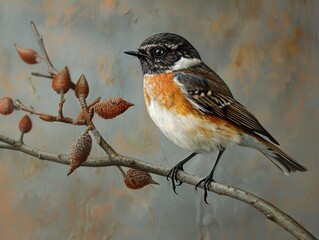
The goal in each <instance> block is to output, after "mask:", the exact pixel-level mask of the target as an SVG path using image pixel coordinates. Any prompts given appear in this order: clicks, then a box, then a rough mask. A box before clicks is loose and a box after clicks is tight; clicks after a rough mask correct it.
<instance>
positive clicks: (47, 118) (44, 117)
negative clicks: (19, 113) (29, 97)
mask: <svg viewBox="0 0 319 240" xmlns="http://www.w3.org/2000/svg"><path fill="white" fill-rule="evenodd" d="M39 118H40V119H41V120H43V121H46V122H53V121H54V120H55V117H53V116H50V115H40V116H39Z"/></svg>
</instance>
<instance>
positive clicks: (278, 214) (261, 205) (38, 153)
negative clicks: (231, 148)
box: [0, 135, 316, 240]
mask: <svg viewBox="0 0 319 240" xmlns="http://www.w3.org/2000/svg"><path fill="white" fill-rule="evenodd" d="M0 141H2V142H4V143H7V144H9V145H11V146H13V147H14V148H9V147H6V146H4V148H6V149H10V150H18V151H21V152H24V153H26V154H29V155H32V156H35V157H37V158H39V159H41V160H47V161H52V162H56V163H60V164H65V165H69V164H70V161H69V156H68V155H64V154H55V153H50V152H45V151H42V150H38V149H35V148H32V147H30V146H27V145H25V144H23V143H20V142H18V141H15V140H13V139H10V138H8V137H5V136H2V135H0ZM1 147H2V146H1V145H0V148H1ZM82 166H86V167H108V166H123V167H130V168H137V169H141V170H144V171H147V172H150V173H154V174H156V175H160V176H164V177H166V175H167V174H168V172H169V170H170V169H169V168H165V167H161V166H158V165H155V164H152V163H149V162H145V161H142V160H138V159H135V158H131V157H127V156H122V155H119V154H118V155H116V156H107V157H104V158H92V157H89V158H88V160H87V161H86V162H84V163H83V165H82ZM177 179H178V180H179V181H182V182H185V183H188V184H190V185H193V186H195V185H196V184H197V183H198V182H199V181H200V178H199V177H197V176H195V175H191V174H189V173H187V172H184V171H181V172H179V174H178V175H177ZM199 187H200V188H202V185H200V186H199ZM209 191H211V192H215V193H217V194H220V195H225V196H228V197H231V198H234V199H237V200H240V201H242V202H244V203H246V204H248V205H250V206H252V207H254V208H255V209H257V210H258V211H259V212H261V213H262V214H264V215H265V216H266V217H267V218H268V219H269V220H271V221H273V222H275V223H277V224H279V225H280V226H281V227H283V228H284V229H285V230H286V231H288V232H289V233H291V234H292V235H293V236H295V237H296V238H297V239H309V240H316V237H315V236H313V235H312V234H311V233H310V232H308V231H307V230H306V229H305V228H303V227H302V226H301V225H300V224H299V223H298V222H297V221H296V220H294V219H293V218H292V217H291V216H289V215H288V214H286V213H284V212H283V211H281V210H280V209H279V208H277V207H276V206H274V205H272V204H271V203H269V202H267V201H266V200H264V199H262V198H259V197H257V196H256V195H254V194H252V193H249V192H247V191H244V190H242V189H239V188H236V187H232V186H227V185H224V184H220V183H215V182H212V183H211V185H210V187H209Z"/></svg>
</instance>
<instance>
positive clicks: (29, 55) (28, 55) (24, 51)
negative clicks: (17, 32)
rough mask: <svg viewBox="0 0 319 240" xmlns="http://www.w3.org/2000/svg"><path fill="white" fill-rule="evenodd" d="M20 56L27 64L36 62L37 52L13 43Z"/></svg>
mask: <svg viewBox="0 0 319 240" xmlns="http://www.w3.org/2000/svg"><path fill="white" fill-rule="evenodd" d="M14 47H15V48H16V50H17V52H18V54H19V56H20V58H21V59H22V60H23V61H24V62H25V63H28V64H37V63H39V62H38V61H37V57H38V53H37V52H36V51H34V50H32V49H30V48H22V47H19V46H18V45H17V44H14Z"/></svg>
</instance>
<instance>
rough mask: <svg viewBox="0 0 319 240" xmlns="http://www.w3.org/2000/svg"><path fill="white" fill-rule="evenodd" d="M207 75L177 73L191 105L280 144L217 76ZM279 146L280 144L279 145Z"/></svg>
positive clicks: (176, 75) (177, 79) (176, 76)
mask: <svg viewBox="0 0 319 240" xmlns="http://www.w3.org/2000/svg"><path fill="white" fill-rule="evenodd" d="M209 76H210V75H209V74H207V73H206V75H205V77H201V76H199V75H196V74H194V73H192V72H181V71H179V72H175V81H176V82H177V83H178V84H179V85H180V86H181V88H182V90H183V91H184V93H185V94H186V97H187V99H188V100H189V101H190V103H191V104H192V105H193V106H194V107H196V108H197V109H199V110H200V111H201V112H203V113H206V114H212V115H214V116H217V117H220V118H223V119H225V120H228V121H229V122H231V123H233V124H235V125H237V126H239V127H241V128H243V129H244V130H246V131H252V132H255V133H258V134H261V135H264V136H266V137H267V138H269V139H270V140H271V141H272V142H273V143H275V144H278V142H277V141H276V140H275V139H274V138H273V137H272V136H271V135H270V133H268V132H267V130H266V129H265V128H264V127H263V126H262V125H261V124H260V123H259V121H258V120H257V119H256V117H255V116H254V115H253V114H252V113H250V112H249V111H248V110H247V108H246V107H245V106H243V105H242V104H240V103H239V102H238V101H237V100H235V99H234V98H233V96H232V94H231V92H230V90H229V89H228V87H227V85H226V84H225V83H224V82H223V81H222V79H221V78H219V77H218V75H217V74H211V78H209ZM278 145H279V144H278Z"/></svg>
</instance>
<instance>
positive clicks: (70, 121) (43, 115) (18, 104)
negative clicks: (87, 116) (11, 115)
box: [14, 99, 86, 125]
mask: <svg viewBox="0 0 319 240" xmlns="http://www.w3.org/2000/svg"><path fill="white" fill-rule="evenodd" d="M14 108H15V109H16V110H21V111H24V112H28V113H31V114H34V115H38V116H40V118H41V119H42V120H44V121H47V122H63V123H68V124H73V125H86V122H85V120H84V119H83V120H81V119H73V118H70V117H62V118H60V117H59V116H52V115H50V114H46V113H42V112H38V111H36V110H35V109H34V108H33V107H28V106H25V105H24V104H23V103H22V102H21V101H20V100H19V99H17V100H15V105H14Z"/></svg>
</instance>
